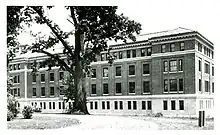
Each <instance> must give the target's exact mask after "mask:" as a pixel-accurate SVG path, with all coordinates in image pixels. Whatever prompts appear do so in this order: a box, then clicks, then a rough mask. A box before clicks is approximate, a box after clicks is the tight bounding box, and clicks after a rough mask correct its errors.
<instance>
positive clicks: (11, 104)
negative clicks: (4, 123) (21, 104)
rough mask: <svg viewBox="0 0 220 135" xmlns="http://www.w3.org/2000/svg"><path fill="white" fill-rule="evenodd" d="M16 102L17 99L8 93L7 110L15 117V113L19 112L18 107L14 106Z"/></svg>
mask: <svg viewBox="0 0 220 135" xmlns="http://www.w3.org/2000/svg"><path fill="white" fill-rule="evenodd" d="M17 103H18V101H17V100H16V99H15V98H14V97H13V96H12V95H8V98H7V110H8V111H9V112H11V113H12V114H13V116H14V117H17V114H18V113H19V111H18V109H17V108H16V104H17Z"/></svg>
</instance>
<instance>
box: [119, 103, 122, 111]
mask: <svg viewBox="0 0 220 135" xmlns="http://www.w3.org/2000/svg"><path fill="white" fill-rule="evenodd" d="M119 105H120V110H122V109H123V101H119Z"/></svg>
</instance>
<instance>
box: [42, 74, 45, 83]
mask: <svg viewBox="0 0 220 135" xmlns="http://www.w3.org/2000/svg"><path fill="white" fill-rule="evenodd" d="M41 82H45V74H41Z"/></svg>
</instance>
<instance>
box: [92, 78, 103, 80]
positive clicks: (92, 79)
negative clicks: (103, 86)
mask: <svg viewBox="0 0 220 135" xmlns="http://www.w3.org/2000/svg"><path fill="white" fill-rule="evenodd" d="M103 78H104V77H103ZM91 79H92V80H96V78H92V77H91Z"/></svg>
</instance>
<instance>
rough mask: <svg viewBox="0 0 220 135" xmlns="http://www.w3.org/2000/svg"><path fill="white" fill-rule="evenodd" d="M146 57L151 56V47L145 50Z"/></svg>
mask: <svg viewBox="0 0 220 135" xmlns="http://www.w3.org/2000/svg"><path fill="white" fill-rule="evenodd" d="M147 56H151V47H149V48H147Z"/></svg>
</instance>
